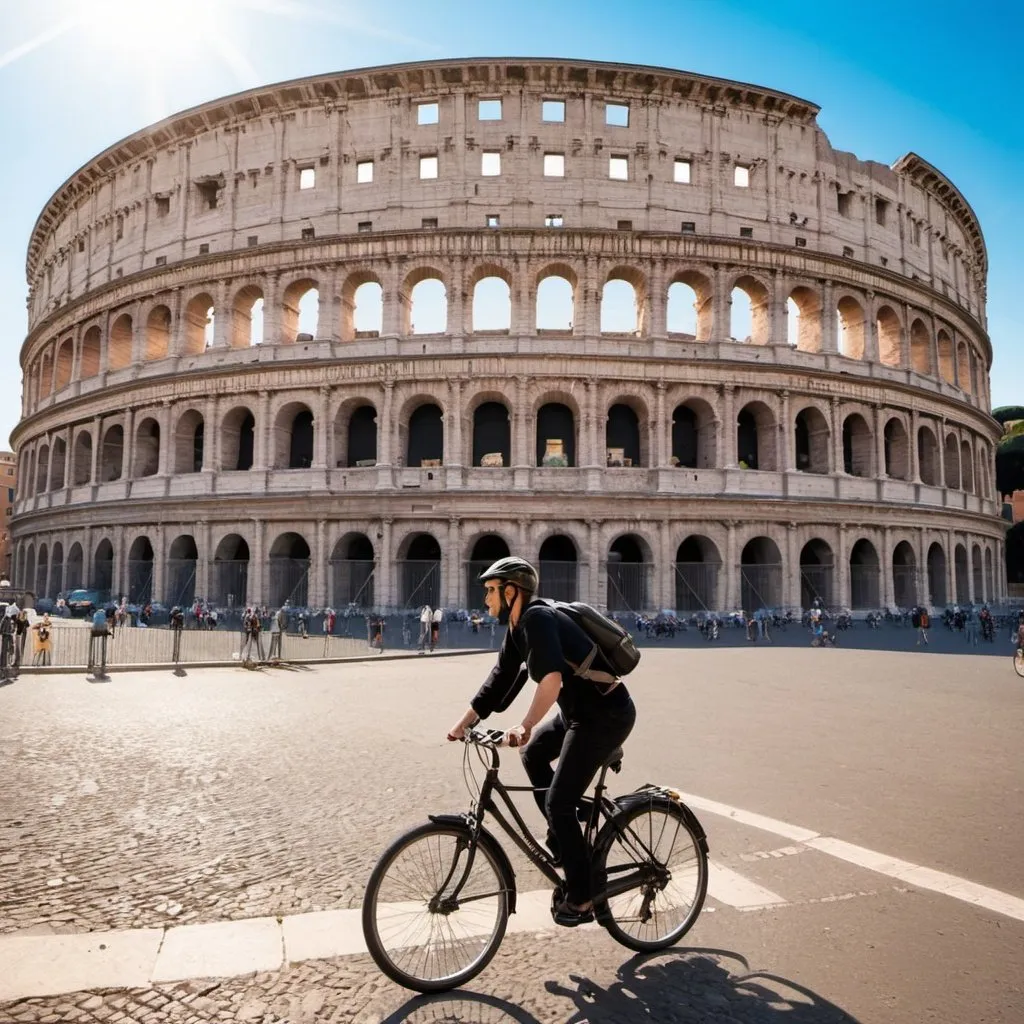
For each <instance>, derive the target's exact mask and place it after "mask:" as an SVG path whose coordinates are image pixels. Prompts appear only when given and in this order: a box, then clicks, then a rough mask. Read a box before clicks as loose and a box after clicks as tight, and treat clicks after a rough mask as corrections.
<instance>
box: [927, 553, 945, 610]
mask: <svg viewBox="0 0 1024 1024" xmlns="http://www.w3.org/2000/svg"><path fill="white" fill-rule="evenodd" d="M926 561H927V566H928V603H929V604H930V605H932V607H938V608H941V607H944V606H945V604H946V597H947V595H946V553H945V552H944V551H943V550H942V545H941V544H939V543H938V542H936V543H934V544H932V545H931V546H930V547H929V549H928V557H927V560H926Z"/></svg>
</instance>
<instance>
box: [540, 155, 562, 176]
mask: <svg viewBox="0 0 1024 1024" xmlns="http://www.w3.org/2000/svg"><path fill="white" fill-rule="evenodd" d="M544 177H545V178H564V177H565V154H564V153H545V154H544Z"/></svg>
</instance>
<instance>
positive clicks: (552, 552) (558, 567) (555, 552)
mask: <svg viewBox="0 0 1024 1024" xmlns="http://www.w3.org/2000/svg"><path fill="white" fill-rule="evenodd" d="M579 571H580V570H579V548H578V547H577V545H576V542H575V541H574V540H573V539H572V537H570V536H569V535H568V534H565V533H552V534H550V535H549V536H547V537H545V538H544V540H543V541H542V542H541V545H540V548H539V550H538V553H537V572H538V573H539V574H540V593H541V594H543V595H544V597H549V598H551V599H552V600H554V601H576V600H578V599H579Z"/></svg>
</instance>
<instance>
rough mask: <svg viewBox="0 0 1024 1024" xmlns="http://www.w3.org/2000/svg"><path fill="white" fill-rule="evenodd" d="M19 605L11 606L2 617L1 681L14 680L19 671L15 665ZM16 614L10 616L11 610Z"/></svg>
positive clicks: (0, 626)
mask: <svg viewBox="0 0 1024 1024" xmlns="http://www.w3.org/2000/svg"><path fill="white" fill-rule="evenodd" d="M17 607H18V606H17V605H16V604H14V603H13V602H12V603H11V604H9V605H8V606H7V607H6V608H5V609H4V611H3V614H2V615H0V679H13V678H14V677H15V676H17V674H18V671H17V667H16V665H15V663H14V623H15V620H16V619H17ZM12 608H13V609H15V613H14V614H13V615H12V614H10V610H11V609H12Z"/></svg>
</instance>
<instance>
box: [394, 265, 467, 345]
mask: <svg viewBox="0 0 1024 1024" xmlns="http://www.w3.org/2000/svg"><path fill="white" fill-rule="evenodd" d="M399 304H400V306H401V310H402V333H403V334H406V335H409V334H444V333H445V331H447V330H448V286H447V278H446V277H445V275H444V274H443V273H442V272H441V271H440V270H437V269H436V268H435V267H430V266H425V267H418V268H417V269H416V270H413V271H412V272H411V273H410V274H408V275H407V276H406V278H405V281H404V283H403V284H402V290H401V293H400V294H399ZM455 329H456V330H457V331H461V330H462V325H461V324H456V325H455Z"/></svg>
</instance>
